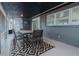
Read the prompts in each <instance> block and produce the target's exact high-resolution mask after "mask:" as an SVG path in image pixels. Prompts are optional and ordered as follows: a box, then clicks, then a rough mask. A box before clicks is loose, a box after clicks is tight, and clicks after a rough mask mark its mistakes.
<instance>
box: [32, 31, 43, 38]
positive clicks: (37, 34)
mask: <svg viewBox="0 0 79 59" xmlns="http://www.w3.org/2000/svg"><path fill="white" fill-rule="evenodd" d="M33 37H34V38H38V37H43V30H34V31H33Z"/></svg>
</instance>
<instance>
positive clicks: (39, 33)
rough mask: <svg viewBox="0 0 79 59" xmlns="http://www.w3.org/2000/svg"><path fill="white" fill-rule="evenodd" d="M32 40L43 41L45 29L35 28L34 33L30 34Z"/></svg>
mask: <svg viewBox="0 0 79 59" xmlns="http://www.w3.org/2000/svg"><path fill="white" fill-rule="evenodd" d="M28 41H30V42H41V41H43V30H33V33H32V34H31V35H29V36H28Z"/></svg>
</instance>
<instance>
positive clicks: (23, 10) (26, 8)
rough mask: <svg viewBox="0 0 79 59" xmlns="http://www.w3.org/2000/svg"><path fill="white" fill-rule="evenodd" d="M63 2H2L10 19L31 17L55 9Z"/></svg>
mask: <svg viewBox="0 0 79 59" xmlns="http://www.w3.org/2000/svg"><path fill="white" fill-rule="evenodd" d="M61 3H63V2H4V3H3V6H4V9H5V11H6V13H7V14H9V15H10V16H12V17H20V15H21V14H23V17H27V18H29V17H32V16H34V15H37V14H39V13H41V12H44V11H46V10H48V9H50V8H52V7H55V6H57V5H59V4H61Z"/></svg>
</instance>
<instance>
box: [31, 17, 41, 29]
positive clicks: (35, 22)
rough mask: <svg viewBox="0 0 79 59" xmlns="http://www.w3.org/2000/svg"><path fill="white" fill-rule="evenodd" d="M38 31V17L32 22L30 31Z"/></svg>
mask: <svg viewBox="0 0 79 59" xmlns="http://www.w3.org/2000/svg"><path fill="white" fill-rule="evenodd" d="M37 29H40V17H37V18H34V19H33V20H32V30H37Z"/></svg>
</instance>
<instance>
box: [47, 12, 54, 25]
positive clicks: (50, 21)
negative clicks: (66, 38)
mask: <svg viewBox="0 0 79 59" xmlns="http://www.w3.org/2000/svg"><path fill="white" fill-rule="evenodd" d="M54 20H55V15H54V14H49V15H47V26H52V25H54Z"/></svg>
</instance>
